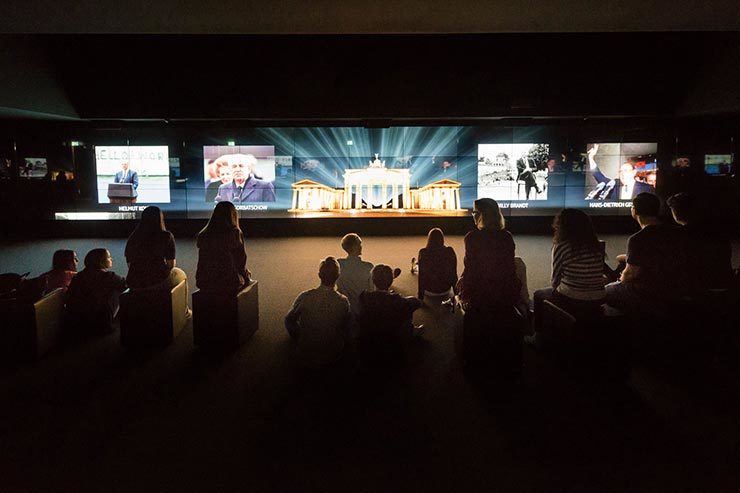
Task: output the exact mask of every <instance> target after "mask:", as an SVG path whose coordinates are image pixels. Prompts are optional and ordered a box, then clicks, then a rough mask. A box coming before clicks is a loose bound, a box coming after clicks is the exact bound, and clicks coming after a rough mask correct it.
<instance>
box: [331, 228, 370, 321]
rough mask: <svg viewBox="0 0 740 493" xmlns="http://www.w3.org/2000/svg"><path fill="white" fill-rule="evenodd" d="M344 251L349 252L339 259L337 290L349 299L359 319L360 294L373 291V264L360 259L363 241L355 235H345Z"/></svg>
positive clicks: (353, 312)
mask: <svg viewBox="0 0 740 493" xmlns="http://www.w3.org/2000/svg"><path fill="white" fill-rule="evenodd" d="M342 249H343V250H344V251H345V252H347V256H346V257H345V258H340V259H337V261H338V262H339V267H340V271H339V279H337V290H338V291H339V292H340V293H342V294H343V295H345V296H346V297H347V299H348V300H349V306H350V308H351V310H352V314H353V315H354V316H355V317H357V315H358V314H359V312H360V304H359V299H360V293H362V292H363V291H372V289H373V283H372V280H371V276H370V271H371V270H372V268H373V264H372V263H370V262H366V261H364V260H362V258H361V257H360V255H362V239H361V238H360V237H359V236H358V235H357V234H355V233H349V234H346V235H344V237H343V238H342Z"/></svg>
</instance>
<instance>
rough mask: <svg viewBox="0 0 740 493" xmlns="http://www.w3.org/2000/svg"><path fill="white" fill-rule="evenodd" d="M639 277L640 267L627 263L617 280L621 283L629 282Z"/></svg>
mask: <svg viewBox="0 0 740 493" xmlns="http://www.w3.org/2000/svg"><path fill="white" fill-rule="evenodd" d="M639 277H640V267H638V266H637V265H632V264H630V263H629V262H627V266H626V267H625V268H624V270H623V271H622V276H621V277H620V278H619V280H620V281H622V282H630V281H634V280H636V279H639Z"/></svg>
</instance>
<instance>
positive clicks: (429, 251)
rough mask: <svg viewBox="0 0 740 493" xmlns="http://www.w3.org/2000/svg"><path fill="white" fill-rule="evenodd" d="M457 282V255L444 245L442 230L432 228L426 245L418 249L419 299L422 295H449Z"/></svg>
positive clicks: (422, 297) (421, 298)
mask: <svg viewBox="0 0 740 493" xmlns="http://www.w3.org/2000/svg"><path fill="white" fill-rule="evenodd" d="M456 284H457V256H456V255H455V250H453V248H452V247H450V246H445V237H444V233H442V230H441V229H439V228H433V229H432V230H430V231H429V234H428V235H427V245H426V247H424V248H422V249H421V250H419V295H418V297H419V299H420V300H423V299H424V295H425V294H427V295H430V296H449V295H450V292H451V291H452V290H454V288H455V285H456Z"/></svg>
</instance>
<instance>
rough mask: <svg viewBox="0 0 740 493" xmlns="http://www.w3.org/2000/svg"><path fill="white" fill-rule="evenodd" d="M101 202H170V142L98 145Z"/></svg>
mask: <svg viewBox="0 0 740 493" xmlns="http://www.w3.org/2000/svg"><path fill="white" fill-rule="evenodd" d="M95 170H96V177H97V189H98V204H121V205H129V204H163V203H164V204H167V203H169V202H170V160H169V150H168V148H167V146H96V147H95Z"/></svg>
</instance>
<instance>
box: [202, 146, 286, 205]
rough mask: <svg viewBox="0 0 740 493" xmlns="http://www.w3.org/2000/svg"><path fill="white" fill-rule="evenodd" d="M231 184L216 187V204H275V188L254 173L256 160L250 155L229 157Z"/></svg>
mask: <svg viewBox="0 0 740 493" xmlns="http://www.w3.org/2000/svg"><path fill="white" fill-rule="evenodd" d="M229 165H230V166H231V182H230V183H224V184H222V185H220V186H219V187H218V193H217V194H216V199H215V200H216V202H223V201H228V202H234V203H241V202H275V186H274V185H273V184H272V182H269V181H265V180H263V179H261V178H260V177H258V176H257V175H256V174H255V173H256V168H257V158H255V157H254V156H253V155H251V154H234V155H232V156H229Z"/></svg>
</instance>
